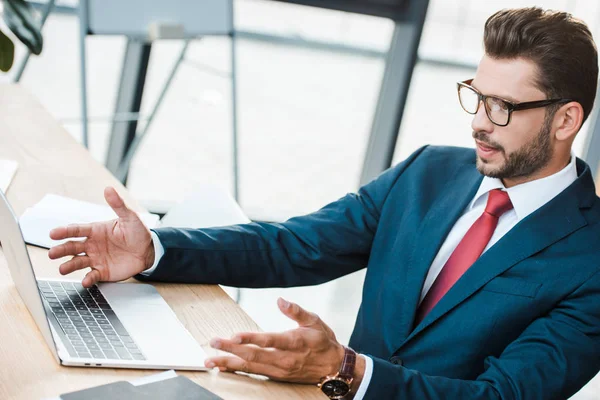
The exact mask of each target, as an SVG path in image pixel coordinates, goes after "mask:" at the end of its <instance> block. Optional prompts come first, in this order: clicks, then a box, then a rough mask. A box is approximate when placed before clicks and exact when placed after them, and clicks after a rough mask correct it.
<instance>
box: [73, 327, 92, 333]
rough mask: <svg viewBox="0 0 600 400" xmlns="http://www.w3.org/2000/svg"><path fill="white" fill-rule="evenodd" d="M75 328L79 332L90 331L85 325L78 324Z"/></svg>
mask: <svg viewBox="0 0 600 400" xmlns="http://www.w3.org/2000/svg"><path fill="white" fill-rule="evenodd" d="M75 329H77V331H78V332H85V333H88V332H89V331H88V328H86V327H85V326H78V327H76V328H75Z"/></svg>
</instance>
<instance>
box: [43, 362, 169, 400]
mask: <svg viewBox="0 0 600 400" xmlns="http://www.w3.org/2000/svg"><path fill="white" fill-rule="evenodd" d="M175 377H177V374H176V373H175V371H174V370H172V369H170V370H168V371H165V372H161V373H158V374H152V375H147V376H143V377H141V378H138V379H134V380H130V381H129V382H130V383H131V384H132V385H133V386H141V385H146V384H148V383H152V382H159V381H165V380H167V379H171V378H175ZM45 400H61V398H60V396H59V397H49V398H46V399H45Z"/></svg>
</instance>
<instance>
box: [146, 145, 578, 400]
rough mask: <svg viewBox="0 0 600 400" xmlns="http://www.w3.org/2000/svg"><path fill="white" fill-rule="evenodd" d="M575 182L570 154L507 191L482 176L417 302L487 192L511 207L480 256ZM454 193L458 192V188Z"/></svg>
mask: <svg viewBox="0 0 600 400" xmlns="http://www.w3.org/2000/svg"><path fill="white" fill-rule="evenodd" d="M576 179H577V167H576V165H575V156H574V155H571V161H570V162H569V165H567V166H566V167H565V168H563V169H562V170H561V171H559V172H557V173H555V174H554V175H550V176H547V177H545V178H542V179H537V180H535V181H531V182H527V183H523V184H520V185H517V186H513V187H511V188H508V189H507V188H505V187H504V184H503V183H502V181H501V180H500V179H497V178H489V177H487V176H484V177H483V180H482V181H481V184H480V185H479V190H477V193H476V194H475V197H473V200H471V202H470V203H469V205H468V206H467V208H466V209H465V211H464V212H463V214H462V216H461V217H460V218H459V219H458V220H457V221H456V223H455V224H454V226H453V227H452V230H451V231H450V233H449V234H448V236H447V237H446V240H445V241H444V243H443V244H442V247H440V250H439V251H438V253H437V256H436V257H435V259H434V260H433V263H432V264H431V267H430V268H429V272H428V274H427V278H426V279H425V283H424V284H423V289H422V290H421V301H423V298H424V297H425V295H426V294H427V292H428V291H429V289H430V288H431V285H433V282H434V281H435V279H436V278H437V276H438V275H439V273H440V272H441V270H442V268H443V267H444V265H445V264H446V262H447V261H448V259H449V258H450V255H451V254H452V252H453V251H454V249H456V247H457V246H458V244H459V243H460V241H461V240H462V238H463V237H464V236H465V234H466V233H467V231H468V230H469V228H470V227H471V225H473V223H474V222H475V221H476V220H477V218H479V217H480V216H481V214H483V211H484V210H485V206H486V204H487V199H488V193H489V191H490V190H493V189H502V190H504V191H506V192H507V193H508V197H509V198H510V201H511V202H512V204H513V208H512V209H511V210H509V211H507V212H505V213H504V214H502V216H500V219H499V220H498V225H497V226H496V229H495V230H494V234H493V235H492V238H491V239H490V241H489V242H488V244H487V246H486V248H485V249H484V253H485V252H486V251H487V250H488V249H489V248H490V247H492V246H493V245H494V244H495V243H496V242H497V241H498V240H500V239H501V238H502V236H504V235H505V234H506V233H507V232H508V231H510V230H511V229H512V228H513V227H514V226H515V225H516V224H517V223H518V222H519V221H521V220H522V219H524V218H525V217H527V216H528V215H529V214H531V213H533V212H534V211H535V210H537V209H538V208H541V207H542V206H543V205H544V204H546V203H547V202H549V201H550V200H552V199H553V198H554V197H556V196H557V195H558V194H559V193H560V192H562V191H563V190H565V189H566V188H567V187H569V185H571V184H572V183H573V182H575V180H576ZM457 190H460V188H458V189H457ZM151 233H152V242H153V243H154V253H155V259H154V264H153V265H152V267H150V268H149V269H147V270H146V271H144V272H142V274H143V275H150V274H151V273H152V271H154V269H156V266H157V265H158V262H159V261H160V259H161V257H162V256H163V255H164V253H165V250H164V247H163V246H162V244H161V243H160V240H159V239H158V236H157V235H156V233H154V232H151ZM360 356H361V357H363V358H364V359H365V361H366V366H365V374H364V376H363V380H362V382H361V384H360V386H359V388H358V390H357V391H356V394H355V396H354V400H362V399H363V397H364V396H365V394H366V392H367V388H368V387H369V383H370V382H371V377H372V375H373V360H372V359H371V358H370V357H368V356H364V355H362V354H361V355H360Z"/></svg>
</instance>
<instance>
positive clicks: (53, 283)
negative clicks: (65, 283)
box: [48, 282, 62, 288]
mask: <svg viewBox="0 0 600 400" xmlns="http://www.w3.org/2000/svg"><path fill="white" fill-rule="evenodd" d="M48 283H49V284H50V286H51V287H53V288H57V287H61V286H62V285H61V284H60V282H48Z"/></svg>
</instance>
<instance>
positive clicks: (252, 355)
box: [210, 339, 282, 364]
mask: <svg viewBox="0 0 600 400" xmlns="http://www.w3.org/2000/svg"><path fill="white" fill-rule="evenodd" d="M210 346H211V347H212V348H213V349H218V350H223V351H226V352H228V353H231V354H235V355H236V356H238V357H240V358H242V359H244V360H246V361H248V362H254V363H260V364H276V363H277V361H278V360H279V359H280V358H281V353H282V352H281V351H277V350H270V349H269V350H267V349H263V348H260V347H256V346H252V345H247V344H237V343H234V342H233V341H231V340H227V339H212V340H211V341H210Z"/></svg>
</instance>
